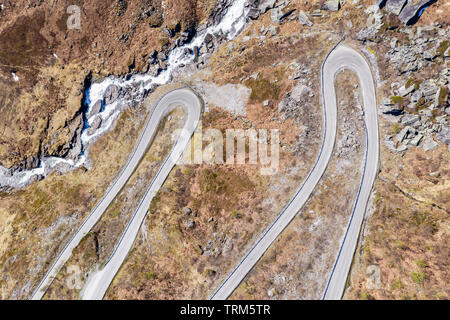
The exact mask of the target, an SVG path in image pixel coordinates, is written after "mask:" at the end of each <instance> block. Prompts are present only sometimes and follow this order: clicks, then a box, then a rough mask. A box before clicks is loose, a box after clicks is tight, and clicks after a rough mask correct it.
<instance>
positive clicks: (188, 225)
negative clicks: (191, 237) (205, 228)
mask: <svg viewBox="0 0 450 320" xmlns="http://www.w3.org/2000/svg"><path fill="white" fill-rule="evenodd" d="M184 226H185V227H186V229H192V228H194V227H195V221H194V220H192V219H188V220H187V221H186V222H185V223H184Z"/></svg>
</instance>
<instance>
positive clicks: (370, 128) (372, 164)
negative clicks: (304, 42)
mask: <svg viewBox="0 0 450 320" xmlns="http://www.w3.org/2000/svg"><path fill="white" fill-rule="evenodd" d="M342 69H350V70H352V71H354V72H355V73H356V74H357V76H358V78H359V81H360V86H361V91H362V96H363V103H364V112H365V123H366V132H367V150H366V158H365V160H364V161H365V165H364V172H363V179H362V182H361V185H360V189H359V192H358V195H357V198H356V201H355V207H354V211H353V213H352V216H351V219H350V222H349V225H348V228H347V231H346V234H345V237H344V240H343V242H342V244H341V247H340V250H339V254H338V257H337V259H336V262H335V264H334V267H333V269H332V272H331V276H330V278H329V281H328V283H327V286H326V289H325V292H324V294H323V299H340V298H341V297H342V293H343V290H344V287H345V283H346V279H347V275H348V271H349V269H350V265H351V262H352V259H353V254H354V252H355V248H356V244H357V240H358V235H359V231H360V228H361V224H362V221H363V217H364V214H365V211H366V205H367V201H368V198H369V195H370V192H371V189H372V186H373V182H374V180H375V177H376V174H377V168H378V155H379V138H378V120H377V113H376V95H375V87H374V82H373V77H372V73H371V70H370V67H369V65H368V64H367V62H366V60H365V59H364V58H363V57H362V56H361V55H360V54H359V53H358V52H356V51H355V50H353V49H351V48H350V47H348V46H345V45H338V46H337V47H336V48H334V49H333V50H332V52H331V53H330V54H329V55H328V56H327V58H326V60H325V61H324V63H323V65H322V99H323V107H324V129H325V130H324V137H323V143H322V147H321V150H320V153H319V157H318V159H317V161H316V163H315V164H314V167H313V169H312V170H311V172H310V173H309V175H308V176H307V178H306V179H305V181H304V182H303V184H302V185H301V186H300V188H299V189H298V191H297V193H296V194H295V196H294V197H293V198H292V199H291V200H290V201H289V203H288V204H287V206H286V207H285V208H284V209H283V210H282V211H281V213H280V214H279V215H278V217H277V218H276V220H275V221H274V222H273V223H272V224H271V225H270V226H269V228H268V229H267V230H266V231H265V232H264V233H263V234H262V236H261V237H260V238H259V240H258V241H257V242H256V244H255V245H254V246H253V247H252V248H251V249H250V251H249V252H248V253H247V254H246V255H245V256H244V258H243V259H242V260H241V261H240V262H239V264H238V265H237V266H236V267H235V269H234V270H233V271H232V272H231V273H230V274H229V275H228V276H227V278H226V279H225V280H224V281H223V283H222V284H221V285H220V287H219V288H218V289H217V290H216V291H215V292H214V293H213V295H212V296H211V299H214V300H224V299H226V298H228V297H229V296H230V295H231V294H232V293H233V291H234V290H235V289H236V287H237V286H238V285H239V284H240V283H241V281H242V280H243V279H244V277H245V276H246V275H247V274H248V273H249V272H250V270H251V269H252V268H253V267H254V266H255V264H256V263H257V262H258V260H259V259H260V258H261V257H262V255H263V254H264V252H265V251H266V250H267V249H268V248H269V246H270V245H271V244H272V243H273V242H274V241H275V239H276V238H277V237H278V235H279V234H280V233H281V232H282V231H283V230H284V229H285V228H286V227H287V226H288V224H289V223H290V222H291V221H292V219H293V218H294V217H295V215H296V214H297V213H298V212H299V211H300V209H301V208H302V207H303V206H304V204H305V203H306V201H307V200H308V198H309V197H310V195H311V194H312V192H313V191H314V188H315V187H316V185H317V184H318V182H319V181H320V179H321V177H322V175H323V173H324V172H325V169H326V168H327V165H328V162H329V161H330V158H331V155H332V152H333V147H334V144H335V140H336V129H337V105H336V92H335V87H334V82H335V78H336V74H337V72H339V71H340V70H342Z"/></svg>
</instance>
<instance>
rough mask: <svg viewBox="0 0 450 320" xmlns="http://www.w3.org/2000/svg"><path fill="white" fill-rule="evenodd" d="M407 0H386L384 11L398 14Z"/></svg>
mask: <svg viewBox="0 0 450 320" xmlns="http://www.w3.org/2000/svg"><path fill="white" fill-rule="evenodd" d="M406 2H407V0H387V2H386V11H387V12H390V13H393V14H395V15H396V16H398V15H399V14H400V12H401V11H402V9H403V7H404V6H405V5H406Z"/></svg>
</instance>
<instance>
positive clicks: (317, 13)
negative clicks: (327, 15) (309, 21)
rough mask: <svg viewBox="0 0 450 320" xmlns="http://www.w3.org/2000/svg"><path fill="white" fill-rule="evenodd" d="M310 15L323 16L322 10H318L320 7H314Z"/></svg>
mask: <svg viewBox="0 0 450 320" xmlns="http://www.w3.org/2000/svg"><path fill="white" fill-rule="evenodd" d="M311 16H313V17H323V13H322V11H320V9H316V10H314V11H313V12H312V13H311Z"/></svg>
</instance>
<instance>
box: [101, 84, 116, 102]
mask: <svg viewBox="0 0 450 320" xmlns="http://www.w3.org/2000/svg"><path fill="white" fill-rule="evenodd" d="M119 94H120V89H119V87H118V86H116V85H113V84H112V85H110V86H109V87H108V88H106V90H105V96H104V97H103V99H104V100H105V103H106V104H110V103H113V102H114V101H116V100H117V98H118V97H119Z"/></svg>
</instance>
